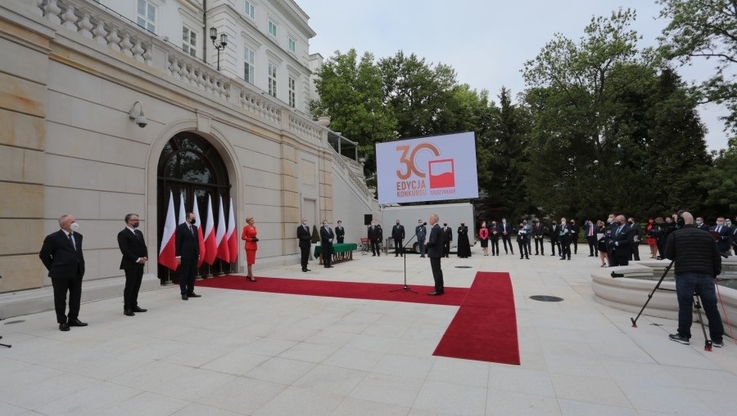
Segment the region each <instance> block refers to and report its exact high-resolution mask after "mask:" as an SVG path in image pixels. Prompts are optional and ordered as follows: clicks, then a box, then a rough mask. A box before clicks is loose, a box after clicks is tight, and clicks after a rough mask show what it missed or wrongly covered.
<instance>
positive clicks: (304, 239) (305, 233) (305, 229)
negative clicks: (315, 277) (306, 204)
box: [297, 218, 312, 272]
mask: <svg viewBox="0 0 737 416" xmlns="http://www.w3.org/2000/svg"><path fill="white" fill-rule="evenodd" d="M297 238H298V239H299V251H300V254H301V258H300V264H301V265H302V272H309V271H310V269H308V268H307V261H308V260H309V259H310V247H311V246H312V235H310V227H309V226H308V225H307V218H302V224H300V225H299V227H297Z"/></svg>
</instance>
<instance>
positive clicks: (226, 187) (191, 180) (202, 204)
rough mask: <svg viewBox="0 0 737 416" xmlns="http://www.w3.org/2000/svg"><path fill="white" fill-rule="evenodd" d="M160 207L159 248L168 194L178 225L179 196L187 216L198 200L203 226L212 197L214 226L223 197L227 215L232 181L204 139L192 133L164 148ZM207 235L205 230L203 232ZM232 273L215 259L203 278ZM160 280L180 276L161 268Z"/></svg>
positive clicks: (159, 172)
mask: <svg viewBox="0 0 737 416" xmlns="http://www.w3.org/2000/svg"><path fill="white" fill-rule="evenodd" d="M157 177H158V179H157V180H158V187H157V206H158V210H157V211H158V212H157V216H158V224H160V226H159V229H158V230H157V231H158V239H157V241H158V245H157V247H159V249H160V247H161V239H162V235H163V232H164V224H165V223H166V214H167V208H168V204H169V195H170V194H169V192H170V191H171V193H172V194H173V195H174V206H175V211H176V212H177V221H176V222H177V224H179V219H178V218H179V206H180V202H179V201H180V196H181V195H183V196H184V208H185V211H186V212H191V211H193V210H194V201H195V198H196V200H197V204H198V208H199V213H200V220H201V221H202V224H199V225H200V226H204V224H207V222H208V221H209V216H210V214H211V213H210V212H208V204H207V202H208V196H211V197H212V216H213V217H214V220H215V222H214V223H215V224H217V223H218V221H219V212H220V200H221V199H220V197H222V201H223V205H224V206H223V213H224V215H225V216H226V217H225V219H224V220H225V221H224V223H226V224H227V222H228V221H227V215H228V210H229V201H230V180H229V178H228V170H227V168H226V166H225V163H224V162H223V159H222V157H221V156H220V153H219V152H218V151H217V149H215V147H213V145H212V144H210V143H209V142H208V141H207V140H205V139H204V138H202V137H201V136H199V135H197V134H194V133H191V132H181V133H178V134H176V135H175V136H174V137H172V138H171V139H170V140H169V141H168V142H167V143H166V145H165V146H164V148H163V150H162V151H161V156H160V157H159V163H158V168H157ZM203 231H204V228H203ZM221 271H222V272H229V271H231V265H230V264H228V263H226V262H224V261H222V260H220V259H216V260H215V262H214V263H213V264H212V265H208V264H207V263H204V262H203V263H202V266H201V267H200V269H199V273H198V274H200V275H203V276H205V275H208V274H211V273H219V272H221ZM158 276H159V278H160V279H161V282H162V284H163V283H164V282H166V281H168V280H177V279H178V276H177V272H175V271H172V270H169V269H168V268H167V267H164V266H162V265H158Z"/></svg>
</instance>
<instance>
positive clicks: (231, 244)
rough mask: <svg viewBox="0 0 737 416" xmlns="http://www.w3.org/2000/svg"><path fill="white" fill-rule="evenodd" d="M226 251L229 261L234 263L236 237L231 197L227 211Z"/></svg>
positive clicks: (236, 245) (236, 249) (236, 254)
mask: <svg viewBox="0 0 737 416" xmlns="http://www.w3.org/2000/svg"><path fill="white" fill-rule="evenodd" d="M227 238H228V252H229V253H230V262H231V263H235V261H236V260H237V259H238V238H237V235H236V233H235V216H234V214H233V198H230V212H229V213H228V237H227Z"/></svg>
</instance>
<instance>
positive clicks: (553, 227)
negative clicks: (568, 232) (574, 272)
mask: <svg viewBox="0 0 737 416" xmlns="http://www.w3.org/2000/svg"><path fill="white" fill-rule="evenodd" d="M559 234H560V228H559V227H558V223H557V222H555V220H553V222H552V223H551V224H550V250H551V251H552V252H553V253H552V254H551V256H555V248H556V247H558V254H560V242H559V241H558V240H559Z"/></svg>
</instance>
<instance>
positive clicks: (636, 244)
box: [627, 217, 642, 261]
mask: <svg viewBox="0 0 737 416" xmlns="http://www.w3.org/2000/svg"><path fill="white" fill-rule="evenodd" d="M627 224H628V225H629V226H630V228H632V260H634V261H640V241H641V240H642V228H640V224H638V223H636V222H635V219H634V218H632V217H629V218H627Z"/></svg>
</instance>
